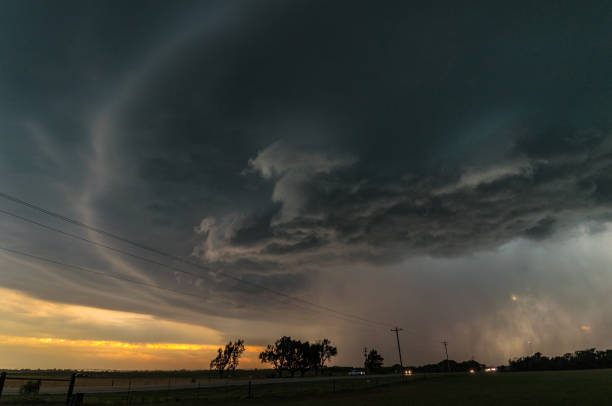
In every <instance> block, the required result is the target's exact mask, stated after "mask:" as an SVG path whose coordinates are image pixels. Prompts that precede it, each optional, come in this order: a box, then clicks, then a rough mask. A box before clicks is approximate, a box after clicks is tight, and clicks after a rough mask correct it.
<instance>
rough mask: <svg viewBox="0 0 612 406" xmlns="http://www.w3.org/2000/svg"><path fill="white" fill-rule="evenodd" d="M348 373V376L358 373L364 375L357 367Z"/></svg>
mask: <svg viewBox="0 0 612 406" xmlns="http://www.w3.org/2000/svg"><path fill="white" fill-rule="evenodd" d="M348 374H349V375H350V376H358V375H365V372H364V371H362V370H359V369H352V370H351V371H350V372H349V373H348Z"/></svg>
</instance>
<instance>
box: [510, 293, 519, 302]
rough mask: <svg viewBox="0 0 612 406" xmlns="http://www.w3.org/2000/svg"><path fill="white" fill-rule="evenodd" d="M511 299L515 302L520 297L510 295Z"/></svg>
mask: <svg viewBox="0 0 612 406" xmlns="http://www.w3.org/2000/svg"><path fill="white" fill-rule="evenodd" d="M510 299H512V301H513V302H516V301H517V300H518V297H516V295H512V296H510Z"/></svg>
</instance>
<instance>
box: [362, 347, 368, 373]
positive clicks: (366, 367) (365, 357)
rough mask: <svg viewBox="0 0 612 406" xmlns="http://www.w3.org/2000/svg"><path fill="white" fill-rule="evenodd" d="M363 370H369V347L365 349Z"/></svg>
mask: <svg viewBox="0 0 612 406" xmlns="http://www.w3.org/2000/svg"><path fill="white" fill-rule="evenodd" d="M363 369H364V370H365V371H366V373H367V370H368V347H363Z"/></svg>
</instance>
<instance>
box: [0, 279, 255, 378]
mask: <svg viewBox="0 0 612 406" xmlns="http://www.w3.org/2000/svg"><path fill="white" fill-rule="evenodd" d="M225 341H226V340H225V337H224V336H223V335H222V334H221V333H220V332H219V331H217V330H215V329H212V328H209V327H206V326H203V325H199V324H190V323H187V322H181V321H174V320H169V319H162V318H159V317H156V316H153V315H151V314H143V313H133V312H126V311H119V310H109V309H101V308H95V307H88V306H82V305H73V304H69V303H61V302H53V301H49V300H43V299H38V298H34V297H31V296H28V295H27V294H24V293H22V292H19V291H15V290H11V289H6V288H1V287H0V359H1V360H2V361H3V367H5V368H77V369H85V368H108V369H208V364H209V362H210V360H211V359H212V358H214V357H215V356H216V353H217V348H219V347H222V346H223V345H225ZM262 350H263V347H258V346H248V345H247V346H246V350H245V353H244V354H243V357H242V358H241V362H240V367H241V368H257V367H261V363H260V361H259V360H258V358H257V356H258V353H259V352H261V351H262Z"/></svg>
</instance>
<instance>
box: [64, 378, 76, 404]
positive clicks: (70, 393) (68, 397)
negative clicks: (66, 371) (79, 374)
mask: <svg viewBox="0 0 612 406" xmlns="http://www.w3.org/2000/svg"><path fill="white" fill-rule="evenodd" d="M75 380H76V374H75V373H74V372H73V373H72V375H70V386H68V396H66V404H67V405H69V404H70V401H71V400H72V392H74V381H75Z"/></svg>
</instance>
